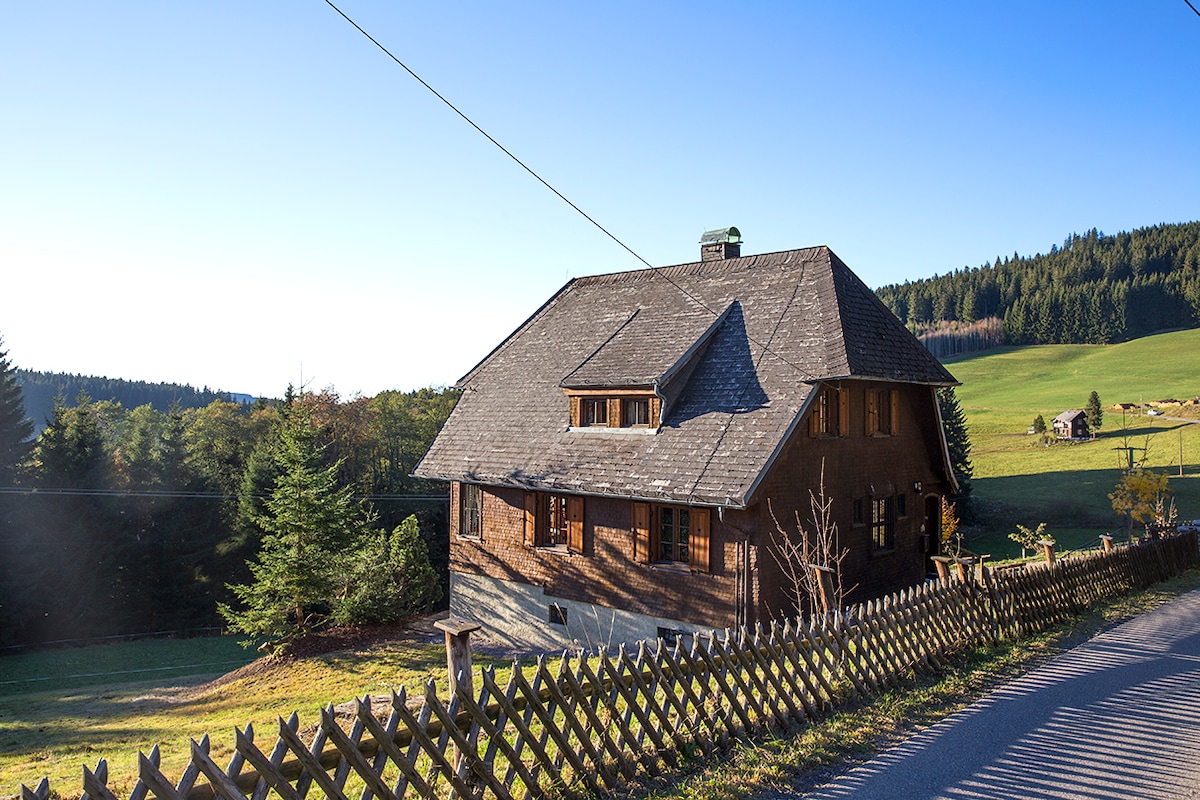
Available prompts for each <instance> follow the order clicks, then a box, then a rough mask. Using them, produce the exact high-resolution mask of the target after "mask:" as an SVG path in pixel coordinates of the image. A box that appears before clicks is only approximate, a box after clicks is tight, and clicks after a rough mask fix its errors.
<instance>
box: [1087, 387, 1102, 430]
mask: <svg viewBox="0 0 1200 800" xmlns="http://www.w3.org/2000/svg"><path fill="white" fill-rule="evenodd" d="M1083 416H1084V419H1086V420H1087V425H1088V430H1090V431H1091V432H1092V438H1093V439H1095V438H1096V432H1097V431H1099V430H1100V426H1101V425H1103V424H1104V409H1103V407H1102V406H1101V405H1100V395H1098V394H1097V393H1096V392H1092V393H1091V394H1090V395H1088V399H1087V405H1086V406H1084V408H1083Z"/></svg>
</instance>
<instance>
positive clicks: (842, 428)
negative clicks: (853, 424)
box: [837, 388, 850, 436]
mask: <svg viewBox="0 0 1200 800" xmlns="http://www.w3.org/2000/svg"><path fill="white" fill-rule="evenodd" d="M837 395H838V436H845V435H846V434H848V433H850V390H849V389H844V388H843V389H838V393H837Z"/></svg>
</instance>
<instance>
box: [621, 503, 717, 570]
mask: <svg viewBox="0 0 1200 800" xmlns="http://www.w3.org/2000/svg"><path fill="white" fill-rule="evenodd" d="M711 517H712V513H711V512H710V511H709V509H707V508H692V507H688V506H666V505H663V506H660V505H652V504H650V503H636V502H635V503H633V504H632V517H631V528H632V530H631V532H632V533H633V558H634V560H635V561H637V562H638V563H639V564H668V565H674V564H680V565H683V566H687V567H690V568H691V569H692V570H694V571H696V572H709V571H711V564H710V563H709V562H710V546H709V545H710V542H709V539H710V531H709V523H710V520H711Z"/></svg>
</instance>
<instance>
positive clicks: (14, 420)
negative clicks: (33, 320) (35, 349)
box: [0, 337, 33, 486]
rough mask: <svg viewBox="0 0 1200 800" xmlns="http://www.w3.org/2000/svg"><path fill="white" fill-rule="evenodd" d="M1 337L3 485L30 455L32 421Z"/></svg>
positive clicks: (0, 459) (0, 463)
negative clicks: (27, 413) (26, 411)
mask: <svg viewBox="0 0 1200 800" xmlns="http://www.w3.org/2000/svg"><path fill="white" fill-rule="evenodd" d="M3 347H4V338H3V337H0V486H11V485H12V484H13V480H14V477H15V474H16V469H17V465H19V464H20V463H21V462H23V461H24V460H25V457H26V456H27V455H28V454H29V448H30V446H31V441H30V439H31V437H32V436H33V420H31V419H30V418H29V417H27V416H26V415H25V403H24V400H23V398H22V395H21V385H20V384H19V383H17V377H16V371H17V368H16V367H15V366H13V364H12V363H11V362H10V361H9V360H8V352H7V351H5V350H4V349H3Z"/></svg>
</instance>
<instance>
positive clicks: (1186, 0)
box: [1183, 0, 1200, 17]
mask: <svg viewBox="0 0 1200 800" xmlns="http://www.w3.org/2000/svg"><path fill="white" fill-rule="evenodd" d="M1183 2H1185V3H1187V5H1188V8H1190V9H1191V10H1192V11H1196V7H1195V6H1194V5H1192V0H1183ZM1196 16H1197V17H1200V11H1196Z"/></svg>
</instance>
